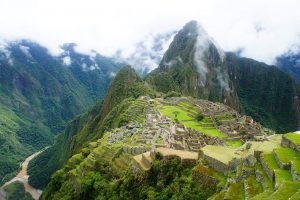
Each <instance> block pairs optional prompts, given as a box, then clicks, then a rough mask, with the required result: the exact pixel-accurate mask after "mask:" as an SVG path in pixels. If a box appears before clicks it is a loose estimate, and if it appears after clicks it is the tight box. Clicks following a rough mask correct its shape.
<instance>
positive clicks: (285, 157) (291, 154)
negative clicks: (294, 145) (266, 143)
mask: <svg viewBox="0 0 300 200" xmlns="http://www.w3.org/2000/svg"><path fill="white" fill-rule="evenodd" d="M274 151H275V153H276V154H277V156H278V158H279V160H280V161H281V162H283V163H289V162H291V163H292V165H293V166H294V169H295V171H296V173H297V174H299V175H300V154H299V153H298V152H297V151H295V150H294V149H290V148H283V147H281V148H276V149H274Z"/></svg>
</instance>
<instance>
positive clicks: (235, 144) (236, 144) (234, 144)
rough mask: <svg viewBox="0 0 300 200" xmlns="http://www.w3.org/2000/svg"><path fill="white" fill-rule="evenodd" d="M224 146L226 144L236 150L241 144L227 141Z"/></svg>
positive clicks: (240, 142) (236, 141) (238, 141)
mask: <svg viewBox="0 0 300 200" xmlns="http://www.w3.org/2000/svg"><path fill="white" fill-rule="evenodd" d="M226 144H227V145H228V146H231V147H234V148H236V147H240V146H242V145H243V142H242V141H240V140H228V141H226Z"/></svg>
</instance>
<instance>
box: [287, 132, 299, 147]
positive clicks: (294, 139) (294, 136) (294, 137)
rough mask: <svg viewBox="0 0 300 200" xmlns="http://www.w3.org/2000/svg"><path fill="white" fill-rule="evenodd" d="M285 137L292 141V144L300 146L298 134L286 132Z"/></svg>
mask: <svg viewBox="0 0 300 200" xmlns="http://www.w3.org/2000/svg"><path fill="white" fill-rule="evenodd" d="M284 137H285V138H287V139H289V140H290V141H292V142H293V143H294V144H296V145H299V146H300V134H297V133H287V134H285V135H284Z"/></svg>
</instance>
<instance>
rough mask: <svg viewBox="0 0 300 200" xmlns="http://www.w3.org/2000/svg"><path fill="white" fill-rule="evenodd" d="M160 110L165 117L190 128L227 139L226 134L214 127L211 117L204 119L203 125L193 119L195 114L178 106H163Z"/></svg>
mask: <svg viewBox="0 0 300 200" xmlns="http://www.w3.org/2000/svg"><path fill="white" fill-rule="evenodd" d="M159 110H160V112H162V113H163V114H164V115H167V116H169V117H171V118H172V119H174V120H175V119H177V120H178V122H179V123H181V124H184V125H186V126H187V127H189V128H193V129H195V130H198V131H201V132H203V133H205V134H207V135H210V136H215V137H226V135H225V134H224V133H221V132H220V131H219V130H218V129H216V128H215V127H214V125H213V124H212V121H211V118H210V117H204V118H203V120H202V121H201V122H202V123H200V122H198V121H197V120H196V119H195V117H192V115H193V112H191V111H186V110H183V109H182V108H180V107H178V106H163V107H162V108H160V109H159ZM203 125H204V126H203ZM207 125H209V126H207Z"/></svg>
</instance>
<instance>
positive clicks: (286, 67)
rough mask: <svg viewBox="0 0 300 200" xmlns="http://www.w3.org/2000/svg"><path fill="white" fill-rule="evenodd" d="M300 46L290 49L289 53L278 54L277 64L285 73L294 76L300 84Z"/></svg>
mask: <svg viewBox="0 0 300 200" xmlns="http://www.w3.org/2000/svg"><path fill="white" fill-rule="evenodd" d="M299 52H300V51H299V48H298V49H296V50H290V51H288V52H287V53H285V54H283V55H281V56H278V57H277V59H276V65H277V66H278V67H279V68H280V69H281V70H282V71H284V72H285V73H287V74H289V75H290V76H291V77H293V78H294V79H295V80H296V81H297V83H298V84H299V85H300V53H299Z"/></svg>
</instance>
